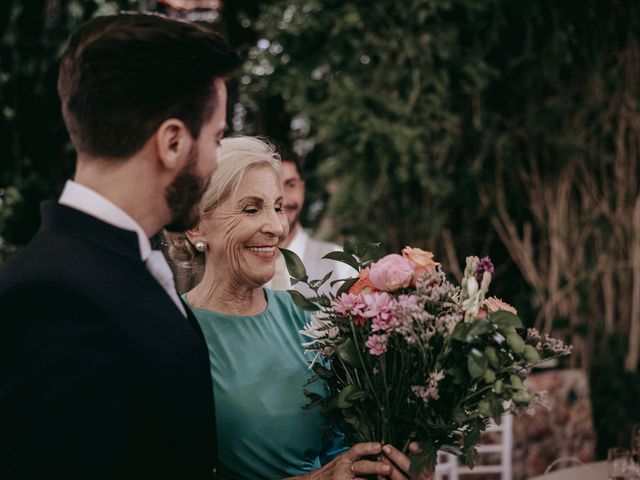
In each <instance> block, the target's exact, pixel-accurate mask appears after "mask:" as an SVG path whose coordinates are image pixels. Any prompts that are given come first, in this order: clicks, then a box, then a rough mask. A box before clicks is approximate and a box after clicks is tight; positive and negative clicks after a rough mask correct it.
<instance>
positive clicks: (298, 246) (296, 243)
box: [287, 227, 309, 258]
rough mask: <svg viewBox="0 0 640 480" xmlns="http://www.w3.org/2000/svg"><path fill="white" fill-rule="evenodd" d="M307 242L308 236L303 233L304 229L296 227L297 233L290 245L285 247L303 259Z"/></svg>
mask: <svg viewBox="0 0 640 480" xmlns="http://www.w3.org/2000/svg"><path fill="white" fill-rule="evenodd" d="M308 242H309V234H308V233H307V232H305V231H304V228H302V227H298V231H297V232H296V234H295V236H294V237H293V239H292V240H291V243H290V244H289V246H288V247H287V250H291V251H292V252H293V253H295V254H296V255H298V257H300V258H302V257H304V251H305V250H306V248H307V243H308Z"/></svg>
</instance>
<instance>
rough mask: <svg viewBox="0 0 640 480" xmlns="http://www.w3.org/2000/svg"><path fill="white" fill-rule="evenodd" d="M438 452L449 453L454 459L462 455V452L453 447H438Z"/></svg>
mask: <svg viewBox="0 0 640 480" xmlns="http://www.w3.org/2000/svg"><path fill="white" fill-rule="evenodd" d="M440 450H442V451H443V452H447V453H450V454H451V455H455V456H456V457H459V456H460V455H462V450H460V449H459V448H458V447H456V446H455V445H442V446H441V447H440Z"/></svg>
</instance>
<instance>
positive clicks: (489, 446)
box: [458, 414, 513, 480]
mask: <svg viewBox="0 0 640 480" xmlns="http://www.w3.org/2000/svg"><path fill="white" fill-rule="evenodd" d="M486 431H487V433H490V435H488V436H486V437H485V438H484V441H483V440H480V445H478V460H479V461H478V464H477V465H476V466H475V467H473V469H470V468H468V467H465V466H460V467H459V468H458V473H459V475H460V476H469V475H479V474H498V475H500V479H501V480H512V477H513V474H512V470H511V452H512V449H513V416H512V415H511V414H507V415H503V417H502V421H501V422H500V425H497V424H496V423H495V422H493V421H491V422H490V423H489V426H488V427H487V430H486ZM496 434H499V436H500V439H499V440H498V441H490V442H487V441H486V440H487V438H489V439H492V440H493V437H494V436H496ZM489 456H490V457H493V458H495V457H499V461H498V462H495V463H494V462H491V463H485V462H483V460H484V459H485V458H487V457H489Z"/></svg>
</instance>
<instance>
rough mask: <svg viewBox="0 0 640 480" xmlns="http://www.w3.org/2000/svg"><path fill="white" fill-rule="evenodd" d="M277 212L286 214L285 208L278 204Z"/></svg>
mask: <svg viewBox="0 0 640 480" xmlns="http://www.w3.org/2000/svg"><path fill="white" fill-rule="evenodd" d="M275 210H276V212H278V213H281V212H284V206H283V205H282V204H281V203H276V208H275Z"/></svg>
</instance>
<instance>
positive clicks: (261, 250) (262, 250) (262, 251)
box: [247, 247, 276, 253]
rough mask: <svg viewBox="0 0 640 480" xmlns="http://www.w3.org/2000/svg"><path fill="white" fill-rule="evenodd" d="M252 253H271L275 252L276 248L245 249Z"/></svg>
mask: <svg viewBox="0 0 640 480" xmlns="http://www.w3.org/2000/svg"><path fill="white" fill-rule="evenodd" d="M247 248H248V249H249V250H251V251H252V252H257V253H273V252H275V251H276V247H247Z"/></svg>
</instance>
